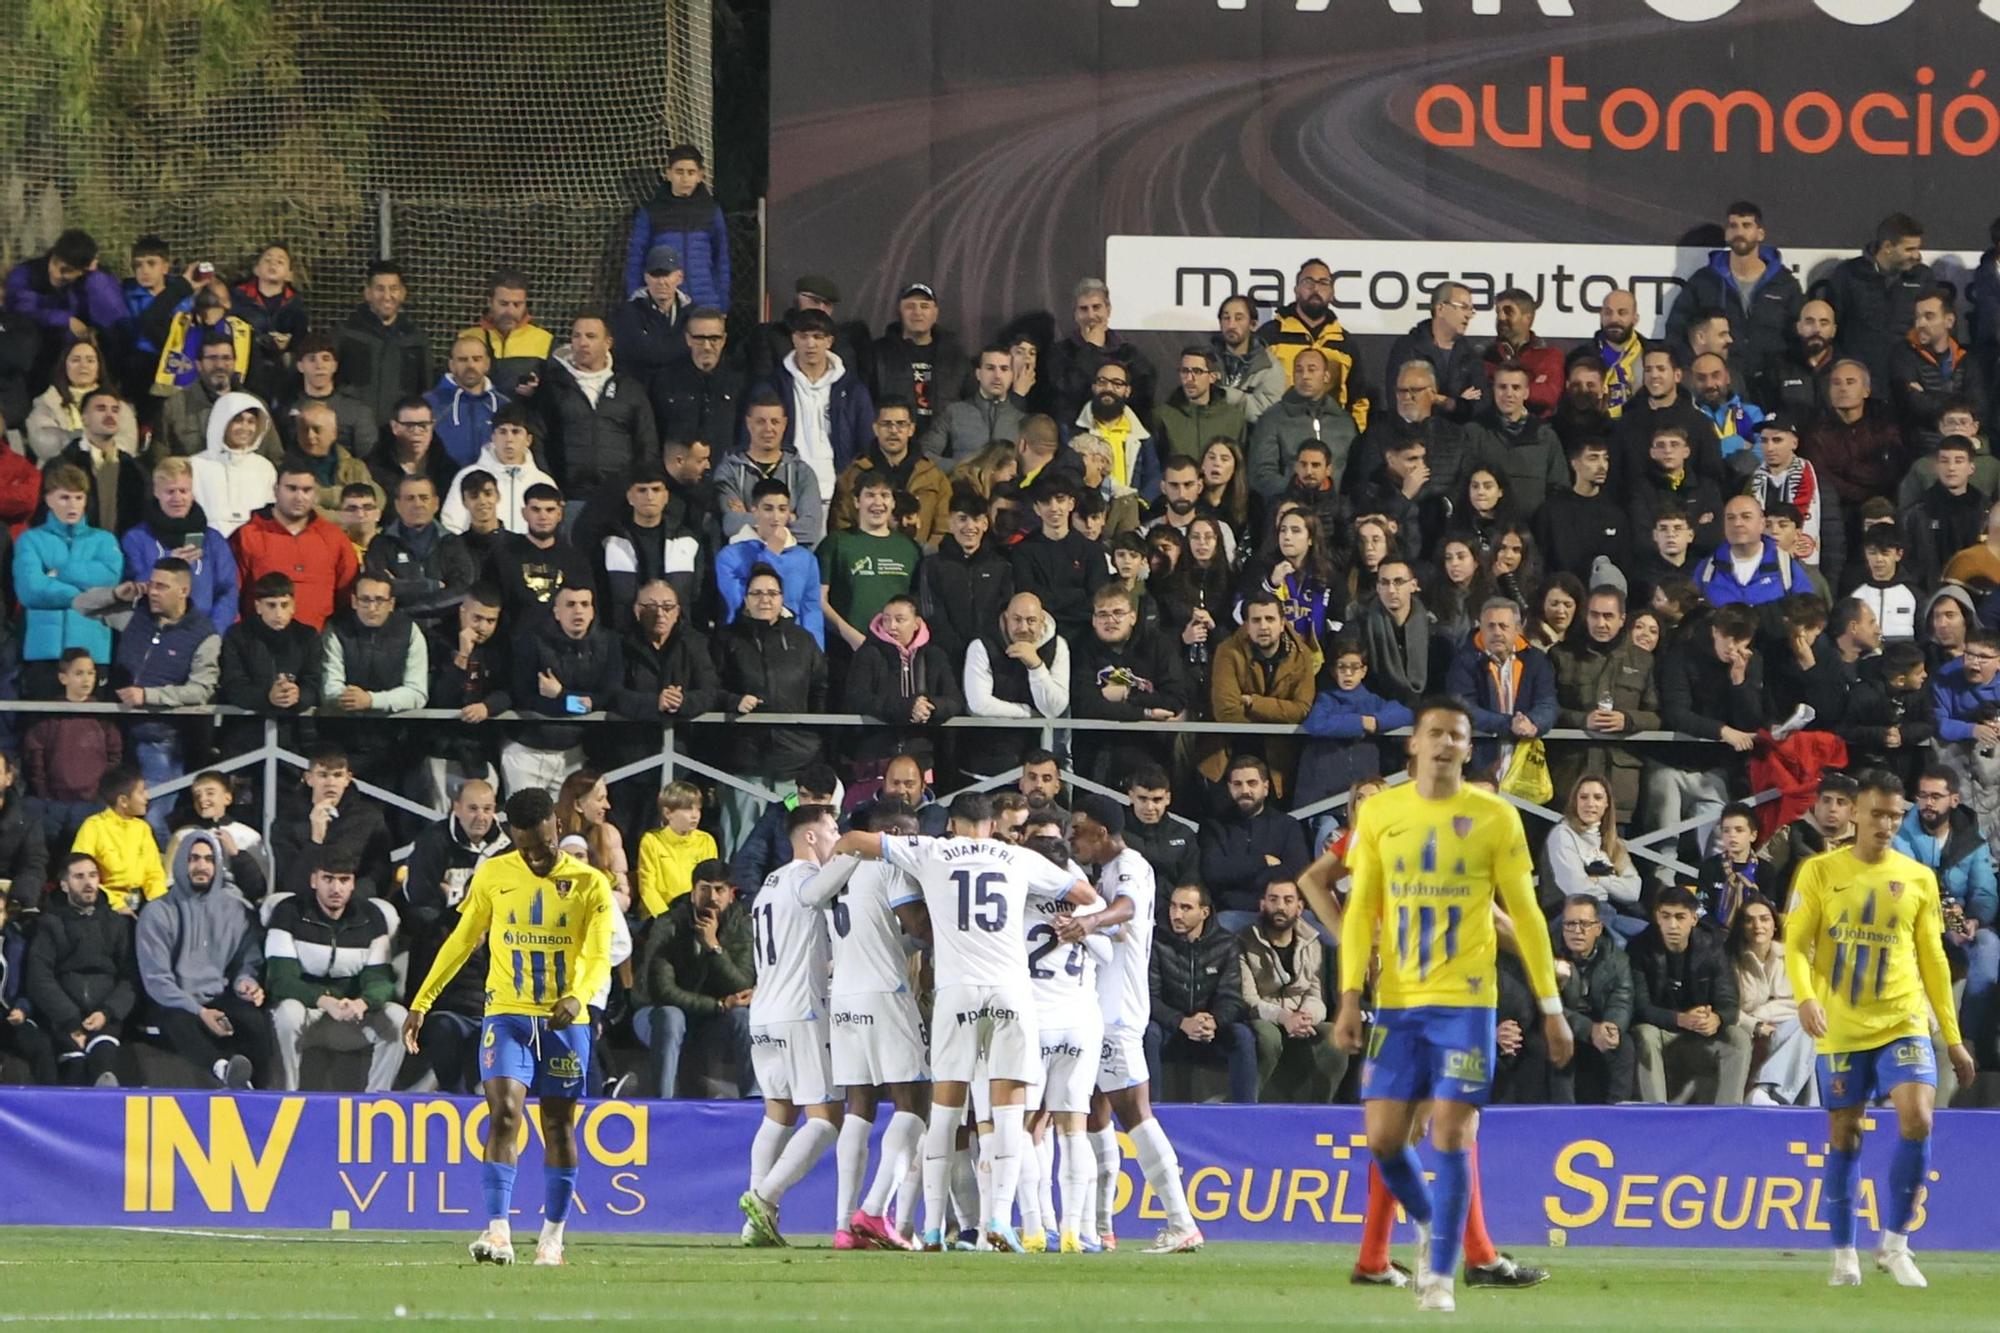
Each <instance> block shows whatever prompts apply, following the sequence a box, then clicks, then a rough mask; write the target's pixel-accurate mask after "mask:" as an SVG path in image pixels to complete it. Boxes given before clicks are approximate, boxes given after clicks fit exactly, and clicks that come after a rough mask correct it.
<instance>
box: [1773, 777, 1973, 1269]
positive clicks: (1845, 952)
mask: <svg viewBox="0 0 2000 1333" xmlns="http://www.w3.org/2000/svg"><path fill="white" fill-rule="evenodd" d="M1860 788H1861V789H1860V791H1859V792H1858V793H1857V794H1856V797H1855V802H1854V827H1855V838H1854V842H1853V844H1852V845H1851V846H1848V847H1843V848H1841V849H1839V850H1838V851H1831V852H1826V853H1824V854H1822V855H1819V856H1815V857H1813V858H1812V859H1811V860H1809V861H1807V862H1806V863H1805V864H1804V865H1802V866H1800V867H1799V870H1798V874H1797V875H1796V876H1795V877H1794V879H1793V880H1792V901H1791V905H1790V906H1789V907H1788V908H1786V909H1785V971H1786V973H1787V974H1788V975H1789V976H1790V978H1791V982H1792V991H1793V993H1794V994H1796V995H1797V996H1798V997H1799V1025H1800V1026H1801V1027H1803V1028H1804V1029H1805V1030H1806V1031H1807V1032H1808V1033H1810V1034H1811V1035H1812V1037H1813V1040H1814V1045H1815V1046H1816V1047H1817V1048H1818V1050H1819V1091H1820V1100H1821V1101H1822V1102H1824V1103H1825V1105H1826V1111H1827V1120H1828V1134H1827V1139H1828V1152H1827V1154H1826V1164H1825V1166H1824V1167H1823V1168H1822V1171H1823V1173H1824V1174H1823V1177H1822V1178H1823V1181H1824V1183H1823V1185H1822V1187H1821V1192H1822V1194H1823V1195H1824V1197H1825V1199H1826V1219H1827V1227H1828V1229H1829V1230H1830V1231H1831V1232H1832V1236H1831V1241H1832V1244H1833V1277H1832V1279H1831V1282H1832V1285H1834V1286H1836V1287H1853V1286H1859V1285H1860V1284H1861V1259H1860V1256H1859V1255H1857V1254H1856V1253H1855V1249H1854V1194H1855V1188H1856V1186H1857V1184H1858V1183H1859V1181H1860V1177H1861V1121H1862V1117H1863V1116H1865V1115H1866V1114H1867V1111H1868V1105H1869V1103H1870V1102H1872V1101H1874V1100H1875V1099H1876V1098H1878V1097H1887V1098H1888V1099H1889V1101H1890V1103H1891V1104H1892V1105H1894V1106H1895V1108H1896V1128H1897V1130H1898V1131H1899V1134H1900V1137H1898V1139H1897V1140H1896V1151H1895V1156H1894V1157H1892V1158H1891V1159H1890V1163H1889V1182H1888V1184H1889V1187H1888V1189H1887V1190H1886V1191H1885V1193H1886V1195H1887V1200H1888V1202H1887V1206H1886V1207H1885V1208H1884V1209H1883V1217H1882V1220H1883V1228H1882V1240H1881V1244H1880V1245H1879V1246H1878V1248H1877V1249H1876V1251H1875V1266H1876V1267H1877V1268H1879V1269H1881V1270H1882V1271H1884V1272H1886V1273H1888V1274H1889V1275H1891V1276H1892V1277H1894V1278H1895V1279H1896V1281H1897V1283H1898V1284H1899V1285H1901V1286H1905V1287H1922V1286H1926V1285H1928V1284H1927V1283H1926V1282H1925V1281H1924V1275H1923V1274H1922V1273H1921V1272H1920V1271H1918V1269H1917V1264H1916V1260H1915V1259H1914V1258H1913V1257H1912V1256H1911V1254H1910V1223H1911V1219H1912V1218H1913V1217H1914V1216H1915V1213H1916V1207H1917V1196H1918V1194H1919V1192H1920V1191H1922V1189H1923V1188H1924V1181H1925V1180H1926V1179H1928V1178H1929V1175H1930V1165H1931V1109H1932V1106H1933V1105H1934V1104H1935V1102H1936V1100H1937V1059H1936V1057H1935V1055H1934V1054H1933V1053H1932V1050H1931V1019H1932V1015H1933V1014H1935V1015H1936V1019H1937V1026H1938V1029H1939V1031H1940V1033H1941V1034H1942V1036H1943V1040H1944V1044H1945V1046H1946V1047H1947V1049H1948V1051H1949V1053H1950V1056H1951V1066H1952V1068H1953V1070H1955V1071H1956V1072H1957V1074H1958V1077H1959V1082H1960V1083H1961V1084H1962V1085H1963V1084H1969V1083H1971V1082H1972V1080H1973V1078H1974V1076H1975V1075H1976V1073H1977V1071H1976V1070H1975V1069H1974V1068H1973V1061H1972V1052H1971V1051H1969V1050H1967V1049H1966V1047H1965V1044H1964V1042H1963V1041H1962V1040H1961V1039H1960V1037H1959V1031H1958V1015H1957V1013H1956V1012H1955V1011H1954V1009H1953V1008H1952V999H1951V967H1950V965H1949V964H1948V963H1947V962H1946V959H1945V956H1944V944H1943V936H1944V917H1943V910H1942V908H1941V907H1940V905H1939V897H1938V886H1937V878H1936V876H1934V875H1933V874H1932V873H1931V871H1930V869H1929V867H1927V866H1925V865H1923V864H1921V863H1920V862H1918V861H1915V860H1912V859H1911V858H1910V857H1907V856H1905V855H1903V854H1902V853H1901V852H1898V851H1896V850H1895V848H1894V847H1893V846H1892V845H1891V844H1892V843H1893V842H1894V841H1895V837H1896V831H1897V830H1898V829H1899V828H1901V827H1902V823H1903V814H1904V808H1905V802H1904V800H1903V787H1902V783H1901V782H1900V781H1898V780H1897V779H1896V777H1895V776H1894V775H1893V774H1890V773H1884V772H1879V771H1878V772H1869V773H1863V774H1862V775H1861V776H1860Z"/></svg>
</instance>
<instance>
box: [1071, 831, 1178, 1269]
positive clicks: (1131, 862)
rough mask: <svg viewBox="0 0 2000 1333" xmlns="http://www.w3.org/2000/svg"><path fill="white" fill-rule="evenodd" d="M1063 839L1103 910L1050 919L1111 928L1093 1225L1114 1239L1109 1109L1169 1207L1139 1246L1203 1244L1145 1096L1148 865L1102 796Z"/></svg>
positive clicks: (1102, 986) (1103, 975)
mask: <svg viewBox="0 0 2000 1333" xmlns="http://www.w3.org/2000/svg"><path fill="white" fill-rule="evenodd" d="M1069 836H1070V846H1071V847H1072V848H1074V849H1075V851H1076V855H1077V859H1078V860H1080V861H1082V862H1083V863H1084V864H1086V865H1094V866H1096V867H1097V885H1098V892H1099V894H1100V895H1101V896H1102V897H1103V898H1104V900H1105V904H1106V906H1105V910H1104V911H1103V912H1101V913H1099V914H1097V915H1096V916H1091V917H1074V916H1073V917H1071V918H1069V919H1068V920H1067V921H1064V922H1061V923H1060V924H1059V925H1058V928H1057V929H1058V933H1059V934H1060V935H1061V937H1062V938H1063V939H1065V940H1071V939H1082V938H1083V937H1084V936H1085V935H1086V934H1087V933H1093V932H1098V931H1115V932H1116V933H1115V934H1113V936H1112V947H1111V961H1110V962H1109V963H1108V964H1106V965H1105V967H1104V968H1103V969H1102V970H1101V971H1100V972H1099V973H1098V983H1097V989H1098V995H1099V997H1100V999H1101V1001H1102V1004H1103V1010H1104V1051H1103V1058H1102V1059H1101V1060H1100V1062H1099V1064H1098V1070H1097V1088H1098V1091H1099V1092H1100V1093H1101V1094H1103V1095H1102V1096H1101V1097H1100V1098H1099V1099H1098V1102H1097V1104H1096V1105H1094V1106H1093V1107H1092V1115H1091V1137H1092V1139H1093V1141H1094V1142H1095V1143H1096V1146H1097V1170H1098V1196H1097V1211H1098V1214H1099V1225H1100V1226H1101V1228H1102V1230H1101V1232H1100V1234H1101V1236H1102V1238H1103V1242H1104V1248H1106V1249H1115V1248H1116V1246H1117V1242H1116V1240H1115V1239H1113V1235H1112V1229H1111V1213H1112V1209H1113V1207H1114V1206H1115V1201H1116V1199H1117V1184H1118V1173H1119V1172H1120V1171H1122V1170H1123V1169H1124V1167H1123V1160H1122V1155H1121V1154H1120V1152H1119V1150H1118V1133H1117V1131H1116V1130H1114V1129H1112V1128H1111V1113H1112V1112H1116V1113H1117V1116H1118V1123H1119V1124H1121V1125H1123V1126H1124V1127H1125V1132H1126V1133H1127V1134H1128V1135H1130V1136H1131V1139H1132V1146H1133V1148H1134V1149H1135V1150H1136V1151H1137V1152H1138V1155H1139V1169H1140V1170H1141V1171H1143V1172H1144V1173H1145V1176H1146V1183H1147V1184H1148V1185H1151V1186H1152V1187H1153V1193H1154V1194H1156V1195H1158V1196H1159V1199H1160V1202H1161V1204H1162V1205H1164V1206H1165V1208H1166V1210H1167V1225H1166V1228H1165V1229H1164V1230H1163V1231H1161V1232H1160V1234H1159V1237H1158V1238H1157V1239H1156V1240H1154V1242H1153V1243H1152V1244H1151V1245H1150V1246H1148V1247H1147V1248H1146V1253H1147V1254H1185V1253H1188V1252H1190V1251H1194V1250H1198V1249H1200V1248H1201V1246H1202V1237H1201V1228H1200V1227H1198V1226H1196V1225H1195V1222H1194V1214H1193V1213H1191V1212H1189V1211H1188V1202H1187V1193H1186V1191H1185V1190H1183V1189H1182V1187H1181V1164H1180V1159H1179V1158H1178V1157H1177V1156H1176V1155H1175V1153H1174V1145H1173V1144H1171V1143H1169V1142H1168V1141H1167V1132H1166V1131H1165V1130H1164V1129H1162V1128H1160V1122H1159V1121H1158V1120H1155V1119H1154V1118H1153V1107H1152V1102H1151V1100H1150V1099H1149V1098H1148V1097H1147V1081H1148V1078H1149V1077H1150V1075H1149V1072H1148V1070H1147V1068H1146V1047H1145V1042H1144V1039H1145V1033H1146V1021H1147V1019H1148V1018H1150V1017H1151V1016H1152V1007H1153V1003H1152V990H1151V975H1150V965H1151V962H1152V953H1153V923H1154V915H1153V913H1154V905H1153V900H1154V895H1155V892H1156V890H1155V887H1154V881H1153V867H1152V866H1151V865H1150V864H1148V863H1147V861H1146V858H1145V857H1143V856H1141V855H1140V854H1139V853H1138V852H1136V851H1133V850H1132V849H1131V848H1129V847H1127V846H1126V845H1125V808H1124V807H1123V806H1121V805H1119V804H1118V803H1117V802H1116V801H1113V800H1111V799H1109V798H1108V797H1103V796H1097V795H1090V796H1085V797H1083V798H1082V799H1080V800H1078V801H1077V803H1076V808H1075V810H1074V811H1073V812H1072V813H1071V815H1070V823H1069Z"/></svg>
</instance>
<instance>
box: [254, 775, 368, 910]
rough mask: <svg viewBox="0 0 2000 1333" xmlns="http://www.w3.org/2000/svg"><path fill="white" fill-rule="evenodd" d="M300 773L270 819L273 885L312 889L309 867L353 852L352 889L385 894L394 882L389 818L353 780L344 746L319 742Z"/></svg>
mask: <svg viewBox="0 0 2000 1333" xmlns="http://www.w3.org/2000/svg"><path fill="white" fill-rule="evenodd" d="M311 760H312V762H311V763H310V764H308V765H307V767H306V771H305V772H304V773H303V774H301V775H300V777H299V787H298V789H297V790H299V791H302V792H303V793H304V799H303V800H301V799H299V798H298V797H296V796H294V797H292V798H290V799H288V800H285V801H283V802H281V808H280V809H279V811H278V815H277V818H276V819H275V820H273V821H272V825H271V860H272V863H273V864H274V865H275V866H276V868H277V873H276V879H275V881H274V882H273V884H272V886H271V887H272V889H273V890H274V891H276V892H278V893H308V892H311V887H310V886H311V879H312V872H313V870H314V869H315V868H316V867H317V866H318V865H319V864H320V862H321V860H322V859H323V858H325V857H326V856H327V855H328V854H329V853H332V852H335V851H338V852H341V853H342V854H344V855H346V856H349V857H351V858H353V862H352V863H353V865H354V867H355V872H356V876H357V878H356V881H355V892H356V894H357V895H358V896H360V897H363V898H372V897H377V896H384V895H387V894H388V893H389V892H391V890H392V889H393V888H394V886H395V875H394V872H393V870H392V869H391V866H390V851H391V849H392V848H393V847H394V846H395V844H394V843H392V842H391V841H389V821H388V820H387V819H385V818H384V817H383V814H382V810H381V808H380V807H379V806H377V805H376V804H375V803H374V802H373V801H371V800H369V799H368V798H367V797H366V796H364V795H362V793H361V791H360V789H359V788H357V787H356V786H355V785H354V770H353V769H352V768H350V767H349V766H348V762H347V751H346V750H344V749H342V748H341V747H340V746H338V745H326V744H322V745H321V746H319V748H318V749H316V750H314V751H313V752H312V755H311Z"/></svg>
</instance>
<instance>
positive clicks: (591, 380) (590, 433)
mask: <svg viewBox="0 0 2000 1333" xmlns="http://www.w3.org/2000/svg"><path fill="white" fill-rule="evenodd" d="M614 348H615V343H614V341H613V339H612V337H611V327H610V325H609V324H608V323H607V322H606V321H605V319H604V317H603V316H601V315H595V314H584V315H578V316H577V317H576V319H575V320H573V321H572V322H571V324H570V333H569V344H568V346H566V347H563V348H561V349H560V350H558V351H557V352H556V353H555V354H554V355H553V356H551V357H550V358H549V360H548V363H547V366H546V368H545V369H544V370H543V372H542V374H541V378H540V379H539V380H537V379H536V378H534V377H532V376H531V377H529V378H526V379H523V380H521V381H519V382H518V383H517V384H516V385H515V388H514V394H515V397H516V398H519V399H521V400H523V401H526V400H528V399H530V398H532V399H533V407H534V410H535V412H536V414H537V415H539V416H540V417H541V419H542V423H543V425H544V427H545V428H546V431H547V439H546V442H545V443H544V446H543V447H544V449H545V451H546V456H547V458H548V460H549V470H550V471H551V472H553V473H554V474H555V476H556V478H557V480H558V481H559V482H560V483H561V485H562V488H563V493H564V494H566V495H568V496H570V497H571V499H572V501H573V502H574V503H576V504H578V505H579V507H581V506H583V505H586V504H589V503H591V502H592V501H594V500H596V499H597V498H598V497H599V496H600V494H601V493H602V492H603V491H605V489H606V488H607V487H616V486H617V485H619V484H621V483H623V481H624V480H625V478H626V477H627V476H628V475H629V474H630V473H631V471H632V469H633V467H635V466H637V465H638V463H639V462H640V461H641V460H642V459H645V460H650V459H656V458H658V457H659V456H660V438H659V435H658V433H657V432H656V430H655V429H654V425H653V407H652V404H651V403H649V402H648V401H647V400H646V389H645V385H644V384H642V383H641V382H640V381H639V379H638V378H637V377H636V376H633V375H629V374H627V373H625V372H624V371H623V370H620V369H619V368H618V366H617V364H616V362H615V361H614V359H613V352H614ZM572 521H574V516H573V517H572Z"/></svg>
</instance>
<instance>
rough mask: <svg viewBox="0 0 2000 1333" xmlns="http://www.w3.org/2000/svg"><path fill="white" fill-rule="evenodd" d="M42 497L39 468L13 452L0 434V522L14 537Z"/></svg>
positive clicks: (25, 524)
mask: <svg viewBox="0 0 2000 1333" xmlns="http://www.w3.org/2000/svg"><path fill="white" fill-rule="evenodd" d="M41 499H42V471H41V469H40V468H38V467H36V466H35V465H34V464H33V463H30V462H29V461H28V460H27V459H25V458H23V457H21V455H19V454H17V453H15V452H14V450H13V449H12V447H10V446H9V445H8V443H7V441H6V439H5V437H0V523H5V524H6V525H7V527H8V529H9V530H10V531H12V533H13V535H14V536H16V537H18V536H20V535H21V529H22V528H24V527H26V526H27V525H28V520H29V519H30V518H32V517H34V513H35V506H36V505H38V504H40V503H41Z"/></svg>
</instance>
